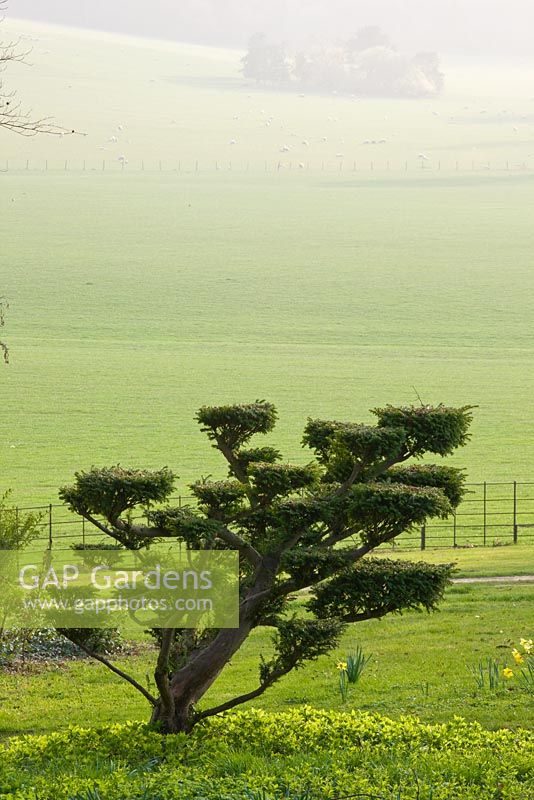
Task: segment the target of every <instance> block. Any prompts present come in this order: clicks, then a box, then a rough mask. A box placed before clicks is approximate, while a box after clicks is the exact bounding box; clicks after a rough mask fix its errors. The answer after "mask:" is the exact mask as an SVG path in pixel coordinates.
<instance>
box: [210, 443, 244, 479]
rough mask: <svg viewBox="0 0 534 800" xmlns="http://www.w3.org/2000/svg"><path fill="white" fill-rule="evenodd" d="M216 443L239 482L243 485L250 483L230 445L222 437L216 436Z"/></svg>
mask: <svg viewBox="0 0 534 800" xmlns="http://www.w3.org/2000/svg"><path fill="white" fill-rule="evenodd" d="M215 441H216V443H217V449H218V450H219V451H220V452H221V453H222V454H223V456H224V457H225V459H226V460H227V461H228V463H229V465H230V467H231V468H232V471H233V473H234V475H235V476H236V478H237V479H238V481H240V482H241V483H248V477H247V473H246V472H245V470H243V468H242V467H241V465H240V463H239V460H238V459H237V457H236V455H235V453H234V451H233V450H232V448H231V447H228V445H227V444H226V443H225V442H224V441H223V440H222V439H221V437H220V436H216V438H215Z"/></svg>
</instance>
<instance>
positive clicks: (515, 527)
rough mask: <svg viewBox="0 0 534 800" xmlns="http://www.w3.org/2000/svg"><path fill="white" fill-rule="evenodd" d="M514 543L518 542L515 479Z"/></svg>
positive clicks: (515, 487)
mask: <svg viewBox="0 0 534 800" xmlns="http://www.w3.org/2000/svg"><path fill="white" fill-rule="evenodd" d="M514 544H517V481H514Z"/></svg>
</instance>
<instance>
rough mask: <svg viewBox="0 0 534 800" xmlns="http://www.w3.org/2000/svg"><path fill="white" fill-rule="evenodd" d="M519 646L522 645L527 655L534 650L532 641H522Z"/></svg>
mask: <svg viewBox="0 0 534 800" xmlns="http://www.w3.org/2000/svg"><path fill="white" fill-rule="evenodd" d="M519 644H520V645H521V647H522V648H523V650H524V651H525V653H526V654H527V655H530V653H531V652H532V650H533V648H534V642H533V641H532V639H520V640H519Z"/></svg>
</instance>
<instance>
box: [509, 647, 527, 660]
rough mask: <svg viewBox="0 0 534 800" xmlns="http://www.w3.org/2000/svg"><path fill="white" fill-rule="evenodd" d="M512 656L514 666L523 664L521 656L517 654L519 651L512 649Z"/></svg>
mask: <svg viewBox="0 0 534 800" xmlns="http://www.w3.org/2000/svg"><path fill="white" fill-rule="evenodd" d="M512 655H513V657H514V661H515V663H516V664H523V663H524V661H525V659H524V658H523V656H522V655H521V653H520V652H519V650H516V649H515V648H514V649H513V650H512Z"/></svg>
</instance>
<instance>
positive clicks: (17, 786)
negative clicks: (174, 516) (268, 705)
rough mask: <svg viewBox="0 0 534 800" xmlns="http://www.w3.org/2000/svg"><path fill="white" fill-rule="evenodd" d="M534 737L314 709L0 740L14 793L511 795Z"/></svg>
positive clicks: (170, 798)
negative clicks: (177, 726) (191, 727)
mask: <svg viewBox="0 0 534 800" xmlns="http://www.w3.org/2000/svg"><path fill="white" fill-rule="evenodd" d="M533 764H534V734H532V733H530V732H527V731H522V732H515V733H514V732H511V731H500V732H498V733H491V732H487V731H484V730H483V729H482V728H481V727H480V726H478V725H475V724H471V725H469V724H467V723H465V722H463V721H462V720H458V719H455V720H452V721H451V722H450V723H448V724H445V725H434V726H428V725H423V724H421V723H419V722H418V721H416V720H414V719H411V718H405V719H401V720H398V721H396V722H395V721H391V720H389V719H387V718H385V717H381V716H379V715H369V714H360V713H352V714H340V713H337V712H324V711H323V712H321V711H316V710H314V709H311V708H303V709H299V710H293V711H287V712H284V713H282V714H267V713H264V712H260V711H249V712H245V713H240V714H232V715H231V716H227V717H226V718H225V719H224V720H220V719H218V720H212V721H211V722H210V723H209V724H207V725H205V726H203V727H202V728H198V729H196V731H195V732H194V734H193V736H192V737H191V739H189V740H187V739H186V738H185V737H183V736H177V737H170V738H167V739H164V738H162V737H161V736H159V735H158V734H157V733H154V732H153V731H148V730H147V729H146V728H144V727H143V726H135V725H131V726H125V727H121V726H114V727H112V728H104V729H101V730H99V731H87V730H83V729H73V730H71V731H68V732H64V733H60V734H52V735H50V736H47V737H37V738H34V737H30V738H26V739H19V740H13V741H12V742H10V743H9V744H8V745H7V746H6V747H5V749H3V752H2V750H1V749H0V798H8V797H13V796H16V797H17V798H18V800H34V798H35V797H39V798H40V800H104V798H105V800H124V798H125V797H128V798H129V800H148V798H150V800H174V799H175V798H176V800H178V798H180V800H193V799H198V800H234V799H235V800H238V799H239V800H243V798H246V799H247V800H278V798H280V800H282V798H284V800H329V799H330V798H338V797H348V796H352V797H367V798H375V800H450V799H451V798H452V797H454V798H455V800H505V799H506V800H511V798H515V797H520V798H527V797H531V796H532V795H531V794H530V791H531V790H532V788H533V787H534V784H533V781H534V770H533Z"/></svg>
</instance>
